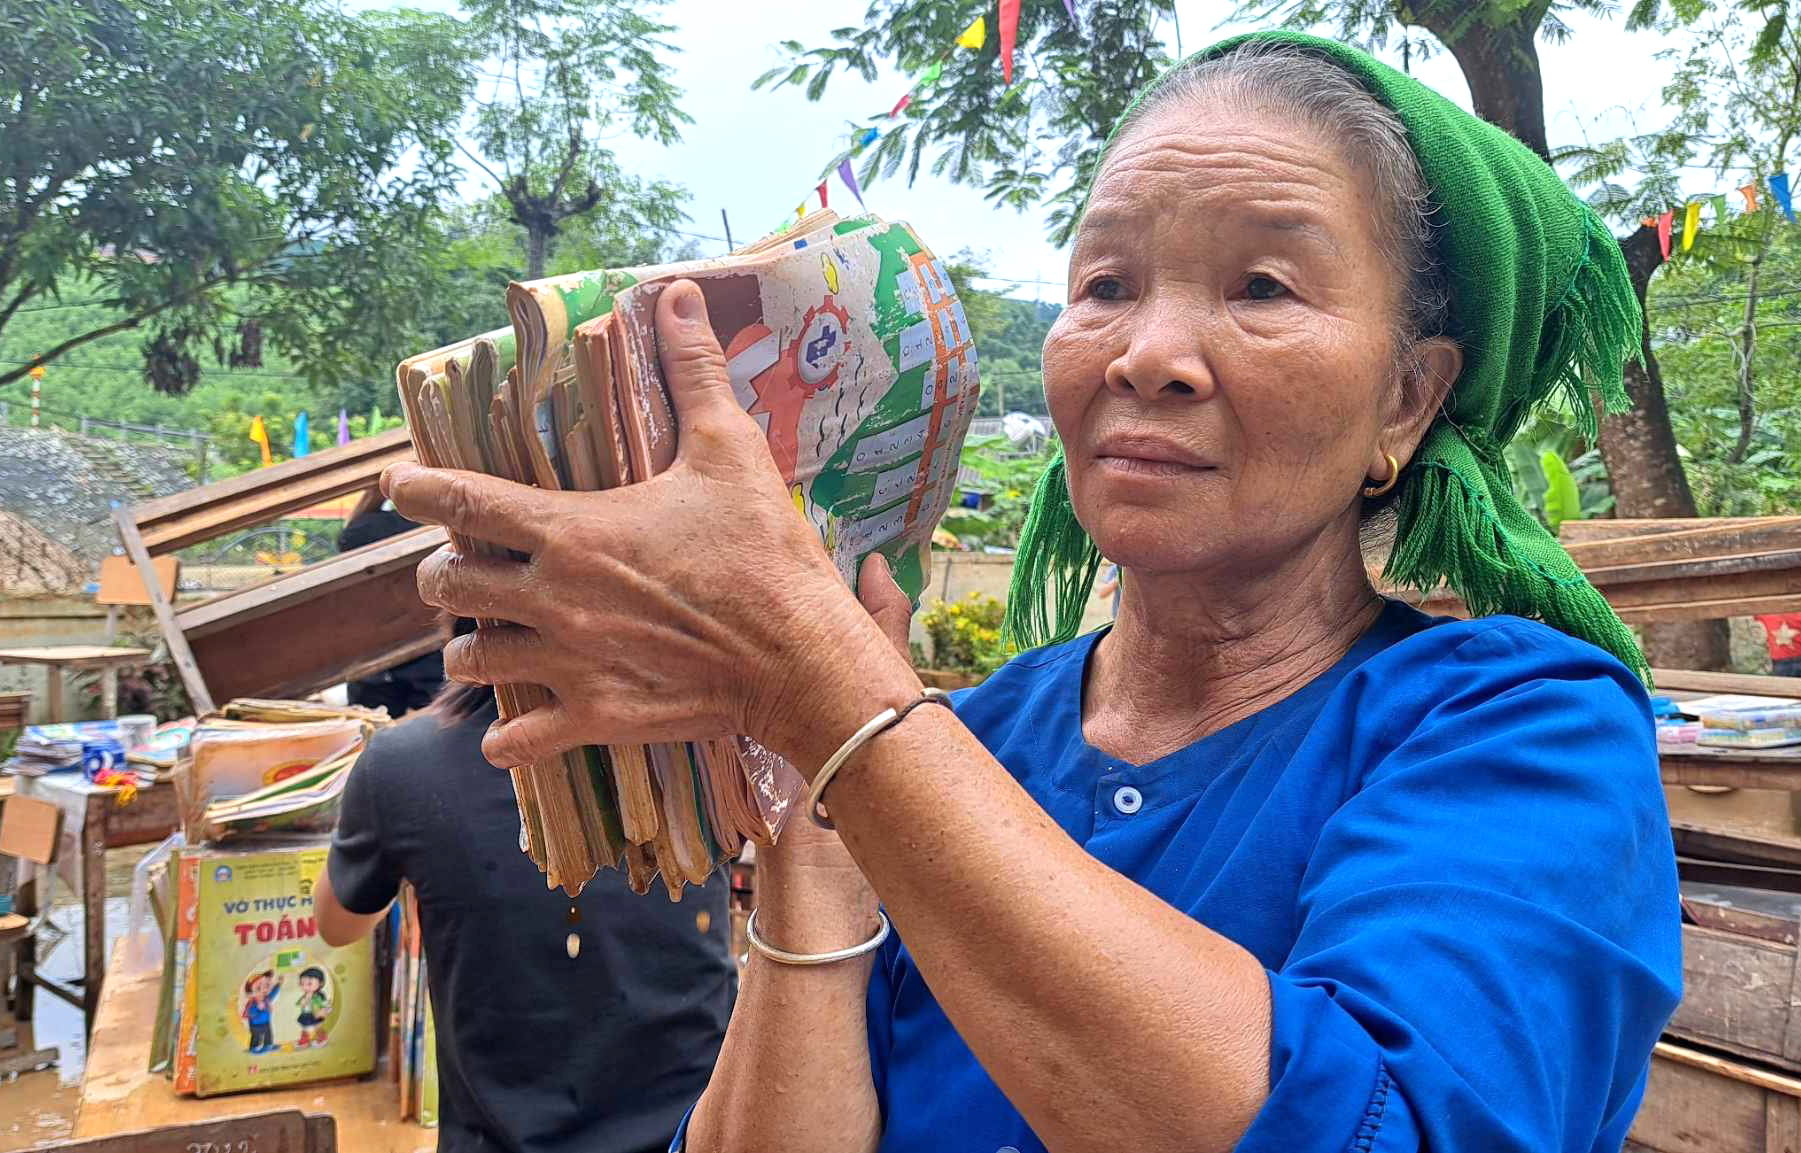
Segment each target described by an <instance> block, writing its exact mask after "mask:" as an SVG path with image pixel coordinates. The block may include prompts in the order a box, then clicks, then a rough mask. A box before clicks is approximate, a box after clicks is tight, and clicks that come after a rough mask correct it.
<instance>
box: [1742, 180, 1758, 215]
mask: <svg viewBox="0 0 1801 1153" xmlns="http://www.w3.org/2000/svg"><path fill="white" fill-rule="evenodd" d="M1738 194H1739V195H1740V196H1742V197H1744V198H1745V211H1746V212H1756V211H1757V185H1755V184H1747V185H1745V186H1744V187H1743V188H1741V189H1739V190H1738Z"/></svg>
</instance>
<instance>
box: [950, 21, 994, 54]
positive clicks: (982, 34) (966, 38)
mask: <svg viewBox="0 0 1801 1153" xmlns="http://www.w3.org/2000/svg"><path fill="white" fill-rule="evenodd" d="M987 42H988V18H987V17H986V16H977V17H976V18H975V22H974V23H973V24H971V25H970V26H969V27H967V28H965V29H964V30H963V35H961V36H959V37H957V43H958V44H959V45H960V46H961V47H964V48H967V49H969V50H970V51H971V52H980V51H981V50H982V45H983V44H985V43H987Z"/></svg>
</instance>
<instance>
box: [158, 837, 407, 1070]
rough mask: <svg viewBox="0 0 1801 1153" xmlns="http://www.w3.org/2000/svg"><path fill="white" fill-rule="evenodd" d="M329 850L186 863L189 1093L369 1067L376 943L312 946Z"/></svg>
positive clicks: (212, 856) (210, 856) (207, 857)
mask: <svg viewBox="0 0 1801 1153" xmlns="http://www.w3.org/2000/svg"><path fill="white" fill-rule="evenodd" d="M326 852H327V850H326V847H325V846H323V845H308V846H295V847H282V848H271V849H266V850H255V851H242V852H223V851H212V852H202V853H199V854H196V855H195V856H194V859H193V865H192V866H191V867H192V869H193V872H192V874H191V875H192V876H193V878H194V891H195V904H196V906H197V916H196V919H195V927H194V934H195V940H194V945H193V959H192V962H191V964H190V966H189V973H188V977H187V984H188V996H187V998H186V1001H187V1006H188V1009H189V1011H191V1013H192V1023H191V1025H188V1024H186V1023H184V1027H183V1030H182V1031H183V1033H184V1034H187V1035H191V1037H192V1039H193V1040H192V1047H193V1048H192V1052H193V1058H192V1063H193V1071H192V1084H193V1092H194V1093H195V1094H196V1095H197V1096H201V1097H208V1096H212V1095H214V1094H218V1093H235V1092H239V1091H241V1090H246V1089H268V1088H274V1087H276V1086H282V1085H294V1084H300V1083H304V1082H308V1081H324V1080H328V1079H332V1078H337V1077H353V1076H359V1075H362V1074H365V1073H369V1072H371V1071H373V1070H374V1068H375V1003H376V996H375V980H376V975H375V957H374V949H373V943H372V941H371V940H370V939H369V938H367V937H365V938H363V939H362V940H360V941H358V942H357V943H355V944H353V945H348V946H346V947H344V948H341V949H333V948H330V947H329V946H327V945H326V944H325V942H324V941H323V940H321V939H320V937H319V934H318V927H317V923H316V921H315V918H314V914H313V886H314V885H315V884H316V883H317V881H318V878H319V874H320V872H321V871H322V870H323V869H324V868H325V856H326ZM177 1080H178V1082H179V1081H180V1080H181V1077H180V1074H179V1073H178V1075H177ZM177 1088H178V1089H179V1088H181V1086H180V1084H178V1085H177Z"/></svg>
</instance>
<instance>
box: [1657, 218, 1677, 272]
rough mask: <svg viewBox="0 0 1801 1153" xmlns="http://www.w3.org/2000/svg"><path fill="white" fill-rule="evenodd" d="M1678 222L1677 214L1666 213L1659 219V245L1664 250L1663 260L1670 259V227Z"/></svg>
mask: <svg viewBox="0 0 1801 1153" xmlns="http://www.w3.org/2000/svg"><path fill="white" fill-rule="evenodd" d="M1675 222H1676V213H1675V212H1673V211H1672V212H1666V213H1664V214H1663V215H1662V216H1659V217H1658V218H1657V244H1658V246H1659V247H1660V248H1662V249H1663V258H1664V259H1665V260H1668V259H1669V258H1670V226H1671V225H1672V224H1674V223H1675Z"/></svg>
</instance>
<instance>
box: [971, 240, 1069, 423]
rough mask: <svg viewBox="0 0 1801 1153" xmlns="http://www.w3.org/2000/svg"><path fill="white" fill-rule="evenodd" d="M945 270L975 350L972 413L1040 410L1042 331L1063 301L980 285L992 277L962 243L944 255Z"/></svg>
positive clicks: (1042, 406) (1046, 329)
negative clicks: (978, 377)
mask: <svg viewBox="0 0 1801 1153" xmlns="http://www.w3.org/2000/svg"><path fill="white" fill-rule="evenodd" d="M945 270H946V271H947V272H948V273H949V274H950V278H951V284H952V286H954V287H955V288H956V290H957V298H958V299H959V300H961V301H962V302H963V311H964V313H965V314H966V315H967V316H968V317H969V329H970V332H971V333H973V334H974V336H975V341H976V349H977V351H978V352H979V353H980V356H981V372H982V399H981V401H980V403H979V405H978V408H977V415H978V416H1001V415H1003V414H1004V413H1008V412H1029V413H1032V414H1033V415H1035V416H1041V417H1043V416H1046V415H1047V410H1046V408H1045V403H1044V379H1043V360H1042V353H1043V350H1044V337H1045V334H1046V333H1047V332H1049V331H1050V327H1051V325H1052V323H1054V322H1055V321H1056V319H1057V315H1058V313H1060V312H1062V311H1063V307H1062V306H1061V305H1057V304H1043V303H1039V302H1036V301H1030V300H1020V299H1017V298H1015V297H1013V296H1009V295H1007V294H1006V292H1004V291H1000V290H996V289H993V288H983V287H982V284H983V283H992V281H990V280H989V278H988V267H987V263H986V261H985V260H984V259H983V258H982V257H980V256H978V255H976V254H975V253H973V252H971V251H969V250H968V249H964V250H963V251H961V252H959V253H957V254H956V255H955V256H953V257H951V258H950V259H949V260H947V261H946V262H945Z"/></svg>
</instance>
